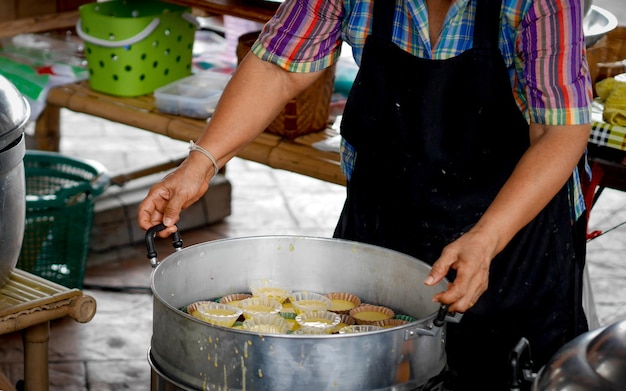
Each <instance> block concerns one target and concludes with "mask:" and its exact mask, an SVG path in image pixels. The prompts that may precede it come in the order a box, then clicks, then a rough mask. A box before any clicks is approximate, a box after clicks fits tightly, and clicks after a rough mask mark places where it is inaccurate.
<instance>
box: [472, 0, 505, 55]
mask: <svg viewBox="0 0 626 391" xmlns="http://www.w3.org/2000/svg"><path fill="white" fill-rule="evenodd" d="M501 8H502V0H476V19H475V20H474V48H477V49H497V48H498V39H499V36H500V34H499V33H500V10H501Z"/></svg>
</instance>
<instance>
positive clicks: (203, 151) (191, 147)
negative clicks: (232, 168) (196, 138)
mask: <svg viewBox="0 0 626 391" xmlns="http://www.w3.org/2000/svg"><path fill="white" fill-rule="evenodd" d="M193 151H198V152H200V153H201V154H203V155H204V156H206V157H208V158H209V160H210V161H211V163H213V168H214V169H215V174H214V175H217V172H218V171H219V170H220V169H219V167H218V166H217V160H215V157H214V156H213V155H212V154H211V152H209V151H207V150H206V149H204V148H202V147H201V146H199V145H198V144H196V143H194V142H193V140H189V153H191V152H193Z"/></svg>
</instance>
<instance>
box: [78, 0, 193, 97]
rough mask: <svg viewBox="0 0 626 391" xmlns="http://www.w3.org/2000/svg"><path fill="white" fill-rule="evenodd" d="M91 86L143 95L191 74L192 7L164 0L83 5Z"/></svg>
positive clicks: (83, 32)
mask: <svg viewBox="0 0 626 391" xmlns="http://www.w3.org/2000/svg"><path fill="white" fill-rule="evenodd" d="M79 12H80V20H79V21H78V23H77V25H76V31H77V34H78V35H79V36H80V37H81V38H82V39H83V40H84V41H85V56H86V58H87V63H88V68H89V86H90V87H91V88H92V89H93V90H95V91H100V92H104V93H107V94H111V95H116V96H139V95H145V94H149V93H151V92H153V91H154V90H155V89H156V88H159V87H161V86H164V85H166V84H168V83H170V82H172V81H175V80H178V79H180V78H182V77H185V76H189V75H190V74H191V57H192V52H193V40H194V33H195V30H196V26H197V25H196V23H195V19H194V18H193V17H192V15H191V13H190V12H191V9H190V8H188V7H183V6H179V5H175V4H168V3H163V2H160V1H146V0H121V1H118V0H112V1H105V2H98V3H90V4H85V5H82V6H80V7H79Z"/></svg>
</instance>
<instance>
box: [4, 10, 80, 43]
mask: <svg viewBox="0 0 626 391" xmlns="http://www.w3.org/2000/svg"><path fill="white" fill-rule="evenodd" d="M78 19H79V15H78V11H68V12H59V13H54V14H46V15H42V16H35V17H32V18H22V19H18V20H13V21H5V22H0V38H6V37H12V36H14V35H18V34H26V33H41V32H44V31H51V30H57V29H65V28H68V29H69V28H72V27H74V26H76V22H77V21H78Z"/></svg>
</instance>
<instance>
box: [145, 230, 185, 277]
mask: <svg viewBox="0 0 626 391" xmlns="http://www.w3.org/2000/svg"><path fill="white" fill-rule="evenodd" d="M165 228H167V227H166V226H165V224H163V223H161V224H157V225H155V226H154V227H151V228H148V230H147V231H146V248H147V249H148V259H149V260H150V265H152V267H157V266H159V260H158V259H157V251H156V244H155V241H154V238H156V234H157V233H159V232H160V231H163V230H164V229H165ZM172 236H173V239H172V246H173V247H174V250H175V251H180V250H182V248H183V240H182V239H181V237H180V232H178V231H176V232H174V234H173V235H172Z"/></svg>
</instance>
